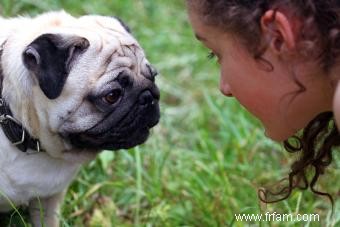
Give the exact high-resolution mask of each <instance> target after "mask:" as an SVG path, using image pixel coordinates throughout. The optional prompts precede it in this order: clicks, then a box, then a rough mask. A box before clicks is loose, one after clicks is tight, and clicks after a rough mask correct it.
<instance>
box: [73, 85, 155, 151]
mask: <svg viewBox="0 0 340 227" xmlns="http://www.w3.org/2000/svg"><path fill="white" fill-rule="evenodd" d="M138 90H139V92H136V91H133V92H130V94H129V92H125V93H126V94H125V95H122V96H123V97H122V98H117V100H119V101H118V102H119V104H117V105H116V107H115V108H114V110H112V111H110V113H109V114H108V115H107V116H106V117H105V118H104V119H103V120H102V121H101V122H99V123H98V124H96V125H95V126H94V127H92V128H91V129H89V130H87V131H85V132H82V133H73V134H69V135H68V136H67V137H68V140H69V141H70V143H71V144H72V145H73V146H75V147H77V148H81V149H95V150H103V149H108V150H117V149H128V148H132V147H134V146H136V145H139V144H142V143H144V142H145V141H146V139H147V138H148V136H149V130H150V129H151V128H152V127H153V126H155V125H156V124H157V123H158V121H159V118H160V111H159V90H158V88H157V87H156V86H155V85H154V84H153V83H152V86H149V87H148V88H145V89H144V90H141V89H138ZM116 93H117V94H118V93H119V92H116Z"/></svg>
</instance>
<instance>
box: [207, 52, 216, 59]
mask: <svg viewBox="0 0 340 227" xmlns="http://www.w3.org/2000/svg"><path fill="white" fill-rule="evenodd" d="M215 57H216V55H215V54H214V52H210V53H209V54H208V56H207V58H208V59H209V60H211V59H214V58H215Z"/></svg>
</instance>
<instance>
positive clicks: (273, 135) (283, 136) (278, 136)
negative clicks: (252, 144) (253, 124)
mask: <svg viewBox="0 0 340 227" xmlns="http://www.w3.org/2000/svg"><path fill="white" fill-rule="evenodd" d="M294 134H295V133H283V132H273V131H270V130H268V129H265V131H264V135H265V136H266V137H268V138H269V139H271V140H274V141H276V142H283V141H285V140H287V139H289V138H290V137H292V136H293V135H294Z"/></svg>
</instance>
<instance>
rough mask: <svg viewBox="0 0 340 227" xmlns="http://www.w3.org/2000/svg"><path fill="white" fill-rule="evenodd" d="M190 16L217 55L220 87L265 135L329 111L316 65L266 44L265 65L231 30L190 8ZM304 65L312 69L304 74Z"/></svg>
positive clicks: (328, 90)
mask: <svg viewBox="0 0 340 227" xmlns="http://www.w3.org/2000/svg"><path fill="white" fill-rule="evenodd" d="M189 18H190V22H191V24H192V27H193V30H194V32H195V34H196V37H197V39H198V40H200V41H201V42H202V43H203V44H204V45H205V46H206V47H207V48H208V49H210V50H211V51H212V52H213V53H214V54H215V55H216V57H217V59H218V63H219V65H220V68H221V76H220V90H221V92H222V93H223V94H224V95H226V96H229V97H235V98H236V99H237V100H238V101H239V102H240V103H241V104H242V105H243V106H244V107H245V108H246V109H247V110H248V111H250V112H251V113H252V114H253V115H255V116H256V117H257V118H258V119H259V120H260V121H261V122H262V123H263V125H264V126H265V131H266V135H267V136H268V137H270V138H272V139H274V140H277V141H283V140H285V139H287V138H289V137H290V136H292V135H294V134H295V133H296V132H297V131H298V130H299V129H301V128H303V127H305V126H306V125H307V123H308V122H310V121H311V120H312V119H313V118H314V117H316V115H318V114H319V113H321V112H324V111H328V110H331V107H332V96H333V88H332V86H331V84H330V82H329V81H328V80H327V79H325V78H327V76H325V75H320V74H321V73H322V72H321V70H319V69H318V68H316V67H315V65H316V64H311V63H307V62H305V63H300V64H295V65H294V64H292V60H291V58H290V57H289V56H282V55H280V54H278V53H277V52H275V51H272V49H271V48H268V49H267V50H266V52H265V53H264V54H263V56H262V57H263V58H264V59H266V60H268V61H269V62H270V63H271V65H272V66H273V70H267V68H268V65H266V64H264V63H263V61H256V60H255V59H254V58H253V56H252V55H251V54H250V53H249V52H248V51H247V49H246V48H245V47H244V46H243V45H242V44H241V43H240V42H238V40H237V38H236V37H234V36H232V34H230V33H227V32H224V31H222V30H220V29H219V28H217V27H213V26H208V25H206V24H204V23H202V21H201V20H200V17H199V15H197V14H196V13H195V12H193V11H189ZM292 56H293V55H292ZM292 58H293V57H292ZM292 65H294V71H293V67H292ZM307 69H308V72H313V73H306V72H307ZM293 72H295V77H296V79H297V80H298V81H299V82H301V83H302V84H303V86H304V87H305V88H306V90H305V91H304V92H301V93H297V92H298V91H299V90H301V88H300V87H299V86H298V84H297V82H296V80H294V73H293Z"/></svg>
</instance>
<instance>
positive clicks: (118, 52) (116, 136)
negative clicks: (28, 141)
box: [21, 16, 160, 155]
mask: <svg viewBox="0 0 340 227" xmlns="http://www.w3.org/2000/svg"><path fill="white" fill-rule="evenodd" d="M52 23H53V26H52V25H51V26H46V29H44V30H42V31H39V33H40V34H39V35H37V36H36V37H34V38H33V39H32V40H31V41H30V42H29V43H28V45H26V47H25V48H24V50H23V52H22V53H21V54H22V62H23V65H24V67H25V70H27V72H29V75H30V79H31V80H32V83H31V84H32V89H31V93H32V96H31V100H30V101H29V102H30V103H31V104H30V105H33V107H30V109H34V110H33V111H31V110H30V111H28V114H29V115H30V116H29V117H28V119H36V121H38V123H35V124H33V126H31V127H33V128H34V130H33V131H35V133H34V134H35V135H36V136H38V137H39V139H40V140H41V143H42V145H43V146H44V147H45V148H46V150H52V151H53V150H56V148H55V146H59V145H60V146H63V150H72V149H78V150H82V149H86V150H101V149H111V150H116V149H121V148H131V147H133V146H135V145H138V144H141V143H143V142H144V141H145V140H146V139H147V137H148V135H149V129H150V128H152V127H153V126H155V125H156V124H157V123H158V120H159V117H160V114H159V104H158V100H159V90H158V88H157V86H156V85H155V76H156V74H157V72H156V70H155V69H154V68H153V67H152V66H151V65H150V63H149V62H148V60H147V59H146V57H145V55H144V52H143V50H142V48H141V47H140V46H139V44H138V43H137V41H136V40H135V39H134V38H133V37H132V35H131V34H130V33H129V31H128V30H127V28H126V27H125V26H124V25H123V24H122V23H121V21H119V20H117V19H115V18H109V17H101V16H85V17H80V18H73V17H72V18H71V17H69V18H68V19H67V20H65V19H63V18H58V17H56V19H55V20H54V21H52V22H51V24H52ZM55 152H56V151H55ZM55 155H56V154H55Z"/></svg>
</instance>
